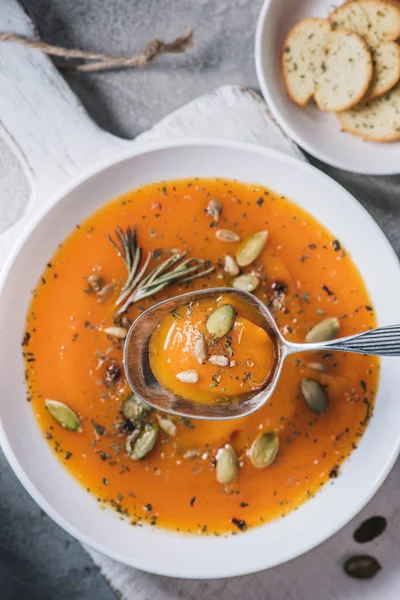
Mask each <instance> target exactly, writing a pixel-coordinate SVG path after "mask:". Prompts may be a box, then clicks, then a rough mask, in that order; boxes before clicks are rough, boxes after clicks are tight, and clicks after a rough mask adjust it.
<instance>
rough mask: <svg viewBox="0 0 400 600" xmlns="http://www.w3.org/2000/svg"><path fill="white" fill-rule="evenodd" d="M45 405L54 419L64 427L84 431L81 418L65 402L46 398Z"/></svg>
mask: <svg viewBox="0 0 400 600" xmlns="http://www.w3.org/2000/svg"><path fill="white" fill-rule="evenodd" d="M45 406H46V408H47V410H48V411H49V413H50V414H51V416H52V417H53V419H54V420H55V421H57V423H58V424H59V425H61V427H64V429H69V430H70V431H79V432H80V431H82V425H81V420H80V418H79V417H78V415H77V414H76V412H74V411H73V410H72V408H70V407H69V406H67V405H66V404H64V402H58V400H45Z"/></svg>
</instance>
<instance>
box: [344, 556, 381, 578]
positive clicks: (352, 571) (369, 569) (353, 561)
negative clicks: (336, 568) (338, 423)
mask: <svg viewBox="0 0 400 600" xmlns="http://www.w3.org/2000/svg"><path fill="white" fill-rule="evenodd" d="M343 568H344V570H345V572H346V573H347V575H349V576H350V577H354V578H355V579H371V578H372V577H375V575H376V574H377V573H378V572H379V571H380V570H381V569H382V567H381V565H380V564H379V562H378V561H377V560H376V558H374V557H373V556H368V555H367V554H359V555H356V556H350V558H348V559H347V560H346V561H345V563H344V565H343Z"/></svg>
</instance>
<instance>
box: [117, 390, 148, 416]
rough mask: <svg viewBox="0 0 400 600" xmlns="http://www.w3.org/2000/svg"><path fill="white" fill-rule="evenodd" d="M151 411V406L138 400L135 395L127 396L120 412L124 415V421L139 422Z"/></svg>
mask: <svg viewBox="0 0 400 600" xmlns="http://www.w3.org/2000/svg"><path fill="white" fill-rule="evenodd" d="M151 410H152V408H151V406H150V405H149V404H147V402H144V401H143V400H141V399H140V398H138V396H136V394H132V396H129V398H128V399H127V400H125V402H124V404H123V406H122V412H123V413H124V417H125V419H129V420H130V421H140V420H141V419H143V418H144V417H146V416H147V415H148V414H149V413H150V412H151Z"/></svg>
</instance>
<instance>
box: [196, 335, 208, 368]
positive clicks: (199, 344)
mask: <svg viewBox="0 0 400 600" xmlns="http://www.w3.org/2000/svg"><path fill="white" fill-rule="evenodd" d="M193 354H194V357H195V359H196V360H197V362H198V363H200V364H201V365H202V364H203V363H204V361H205V360H206V358H207V354H208V346H207V342H206V340H205V339H204V338H199V339H198V340H196V341H195V343H194V348H193Z"/></svg>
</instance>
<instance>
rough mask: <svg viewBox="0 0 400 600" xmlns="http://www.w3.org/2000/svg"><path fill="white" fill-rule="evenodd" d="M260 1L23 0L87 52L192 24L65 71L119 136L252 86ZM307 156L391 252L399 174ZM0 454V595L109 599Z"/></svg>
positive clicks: (7, 185) (13, 175) (55, 36)
mask: <svg viewBox="0 0 400 600" xmlns="http://www.w3.org/2000/svg"><path fill="white" fill-rule="evenodd" d="M282 1H283V0H282ZM261 3H262V2H261V0H181V1H180V2H177V1H175V2H173V1H171V0H168V1H167V0H24V4H25V6H26V7H27V9H28V10H29V12H30V13H31V14H32V15H33V16H34V18H35V20H36V22H37V24H38V26H39V29H40V33H41V36H42V38H43V39H44V40H45V41H48V42H51V43H55V44H58V45H65V46H69V47H79V48H84V49H87V50H93V51H104V52H114V53H124V54H129V53H132V54H133V53H135V52H136V51H137V50H138V49H139V48H140V47H141V46H142V45H143V44H144V43H145V42H146V41H147V40H149V39H150V38H152V37H154V36H159V37H165V38H173V37H175V36H176V35H179V34H180V33H181V32H182V31H183V30H184V28H185V26H186V25H187V24H193V25H194V27H195V47H194V48H193V50H192V51H191V52H190V54H187V55H184V56H165V57H163V58H162V59H161V60H160V61H159V62H157V63H156V64H154V65H152V66H151V67H150V68H149V69H146V70H145V71H136V70H125V71H119V72H109V73H101V74H91V75H76V74H69V75H67V76H66V77H67V80H68V83H69V84H70V85H71V86H72V87H73V89H74V90H75V92H76V93H77V94H78V96H79V97H80V98H81V100H82V101H83V103H84V104H85V106H86V107H87V109H88V111H89V113H90V114H91V116H92V117H93V118H94V119H95V120H96V121H97V122H98V123H99V124H100V125H101V126H102V127H104V128H105V129H107V130H109V131H111V132H112V133H115V134H117V135H120V136H122V137H128V138H130V137H134V136H135V135H137V134H138V133H140V132H142V131H144V130H146V129H147V128H148V127H150V126H152V125H153V124H154V123H155V122H156V121H157V120H159V119H160V118H162V117H163V116H165V115H166V114H168V113H169V112H170V111H171V110H173V109H175V108H177V107H178V106H180V105H181V104H183V103H185V102H187V101H189V100H191V99H193V98H195V97H196V96H198V95H200V94H202V93H205V92H208V91H211V90H212V89H214V88H215V87H217V86H219V85H222V84H224V83H240V84H244V85H246V86H250V87H254V88H257V80H256V74H255V68H254V62H253V40H254V32H255V25H256V20H257V15H258V11H259V9H260V6H261ZM0 10H1V0H0ZM311 161H312V162H313V163H314V164H317V166H319V167H320V168H322V169H323V170H324V171H326V172H327V173H329V174H330V175H332V176H333V177H334V178H335V179H337V180H338V181H339V182H340V183H342V184H343V185H344V186H345V187H347V188H348V189H349V190H350V191H351V192H352V193H353V194H354V195H355V196H356V197H357V198H358V199H359V200H360V201H361V202H362V203H363V204H364V206H366V208H367V210H369V211H370V213H371V214H372V215H373V216H374V218H375V219H376V220H377V221H378V223H379V224H380V225H381V227H382V229H383V230H384V231H385V233H386V235H387V236H388V238H389V240H390V241H391V243H392V244H393V245H394V247H395V249H396V251H397V252H398V254H400V233H399V226H398V224H399V217H400V203H399V191H400V177H399V176H397V177H386V178H373V177H360V176H356V175H352V174H348V173H344V172H341V171H338V170H337V169H333V168H330V167H326V166H324V165H323V164H321V163H318V162H317V161H315V160H313V159H311ZM0 165H1V168H0V198H1V201H0V223H2V225H3V226H4V227H5V226H8V225H9V224H11V223H12V222H14V221H15V220H16V219H17V218H18V216H19V214H20V211H21V210H22V209H23V206H24V203H26V201H27V197H28V186H27V184H26V182H25V180H24V176H23V173H22V171H21V169H20V168H19V166H18V165H17V163H16V162H15V160H14V159H13V158H12V157H11V155H10V154H9V152H8V150H6V149H5V148H4V147H3V146H0ZM5 175H7V177H6V176H5ZM16 198H18V202H16ZM0 458H1V468H0V489H1V494H0V519H1V524H2V525H1V533H0V598H1V600H14V599H17V598H18V600H25V599H27V600H28V599H29V600H32V599H33V600H35V599H36V598H41V599H43V600H46V599H47V598H49V599H51V600H59V599H60V600H64V599H68V600H78V599H79V600H81V599H87V600H91V599H92V598H93V599H96V600H110V599H111V598H113V597H114V595H113V593H112V591H111V590H110V589H109V588H108V587H107V586H106V584H105V582H104V581H103V580H102V578H101V577H100V575H99V574H98V572H97V570H96V569H95V568H94V567H93V565H92V564H91V563H90V561H89V559H88V557H87V555H86V554H85V553H84V551H83V550H82V548H81V547H80V545H79V544H78V543H77V542H75V541H73V540H72V539H71V538H70V537H69V536H68V535H67V534H65V533H64V532H62V531H61V530H60V529H59V528H58V527H57V526H56V525H55V524H53V523H52V522H51V521H50V520H49V519H48V518H47V517H46V516H45V515H44V514H43V513H42V511H41V510H40V509H39V508H38V507H36V505H35V504H34V503H33V501H32V500H31V499H30V498H29V497H28V495H27V493H26V492H25V491H24V490H23V489H22V487H21V486H20V484H19V483H18V482H17V480H16V478H15V477H14V475H13V474H12V473H11V471H10V469H9V467H8V465H7V464H6V461H5V459H4V457H2V456H1V457H0Z"/></svg>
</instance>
